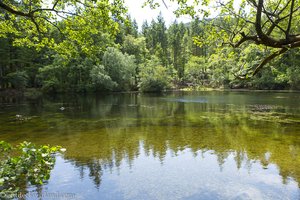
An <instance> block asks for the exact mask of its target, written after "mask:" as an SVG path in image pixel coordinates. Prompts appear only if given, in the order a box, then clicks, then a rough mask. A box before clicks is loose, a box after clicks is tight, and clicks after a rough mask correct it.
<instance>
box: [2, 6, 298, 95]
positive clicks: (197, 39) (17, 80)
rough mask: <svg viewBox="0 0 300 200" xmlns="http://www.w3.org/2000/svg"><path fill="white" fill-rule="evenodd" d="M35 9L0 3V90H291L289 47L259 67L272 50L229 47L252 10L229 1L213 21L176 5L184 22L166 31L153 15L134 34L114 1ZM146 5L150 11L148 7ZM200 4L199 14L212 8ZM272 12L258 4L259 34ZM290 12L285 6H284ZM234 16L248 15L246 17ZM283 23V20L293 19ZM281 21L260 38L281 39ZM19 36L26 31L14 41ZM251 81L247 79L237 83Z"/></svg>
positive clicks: (292, 53) (293, 73) (252, 28)
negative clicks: (188, 19) (187, 17)
mask: <svg viewBox="0 0 300 200" xmlns="http://www.w3.org/2000/svg"><path fill="white" fill-rule="evenodd" d="M42 2H43V1H42V0H39V1H37V2H36V3H35V4H36V5H35V6H34V7H33V8H31V9H29V8H28V6H26V5H27V4H28V2H27V1H24V2H23V4H19V3H18V1H15V3H11V2H9V1H4V3H6V5H9V6H10V8H13V11H12V10H8V9H4V8H3V5H2V6H1V5H0V11H1V12H0V14H1V15H0V17H1V19H2V21H1V23H0V25H1V27H3V31H2V32H1V33H0V37H1V38H0V52H1V54H0V78H1V79H0V89H7V88H15V89H24V88H26V87H28V88H42V89H43V90H44V91H46V92H95V91H129V90H141V91H144V92H148V91H149V92H150V91H151V92H153V91H162V90H166V89H171V88H181V87H187V86H191V87H218V88H219V87H230V88H255V89H299V87H300V85H299V83H300V78H299V77H300V70H299V69H298V68H299V56H300V52H299V50H298V48H292V47H293V46H291V47H290V48H289V49H288V51H287V49H286V47H278V48H279V49H282V51H284V52H281V53H285V54H283V56H282V57H278V58H277V59H273V58H272V59H270V60H269V59H268V56H269V55H272V54H273V53H274V52H275V50H274V49H276V48H277V47H273V46H272V45H270V44H265V43H264V42H265V41H263V42H260V41H253V40H251V39H249V40H245V41H243V42H242V43H239V41H240V40H242V39H243V38H244V37H246V36H244V34H245V33H244V32H245V30H246V29H247V30H249V33H248V35H249V34H250V35H251V34H252V32H253V34H254V32H257V31H258V29H257V27H256V25H257V24H256V23H258V22H257V18H258V16H257V13H259V10H258V9H254V8H252V7H253V5H252V4H251V2H252V1H249V2H248V1H247V2H244V4H243V3H242V4H241V5H240V7H239V10H238V9H237V8H235V7H232V6H233V5H232V4H231V3H232V1H228V2H227V3H226V4H222V2H220V5H219V6H220V8H223V9H221V10H219V11H218V12H220V13H221V14H222V16H223V17H216V18H215V19H211V18H209V19H208V18H207V17H208V16H209V15H208V13H206V12H205V11H203V10H197V9H196V7H195V6H190V7H189V6H187V5H189V4H188V3H186V2H179V5H180V6H179V9H178V10H176V13H177V14H178V15H179V14H190V15H192V16H194V17H195V18H194V19H193V20H192V21H191V22H190V23H187V24H183V23H178V22H177V21H174V22H173V23H172V24H171V25H170V26H169V27H167V26H166V23H165V21H164V19H163V17H162V15H161V14H160V15H159V16H158V17H157V19H156V20H152V21H151V23H150V24H148V22H146V21H145V22H144V24H143V25H142V27H141V30H140V31H138V26H137V23H136V21H135V20H132V19H131V18H130V16H126V9H125V8H124V6H123V3H122V1H114V3H111V2H110V1H106V0H97V1H84V3H83V4H81V6H80V5H79V4H80V3H79V2H80V1H73V0H68V1H63V2H60V1H53V4H51V5H52V6H53V7H51V6H50V9H45V7H44V4H43V3H42ZM55 2H58V3H57V4H55ZM148 2H149V3H150V4H151V5H156V4H155V1H148ZM195 2H198V1H195ZM297 2H298V1H296V3H297ZM68 3H74V4H73V5H72V6H71V7H72V8H73V9H70V10H72V13H69V12H67V13H64V12H65V11H63V9H64V8H65V7H66V6H67V4H68ZM201 3H203V6H207V5H209V4H211V3H212V2H209V1H208V2H204V1H203V2H201ZM252 3H253V2H252ZM294 3H295V2H294ZM249 4H250V7H249ZM281 4H282V5H281ZM281 4H280V3H279V4H278V5H279V7H278V8H277V10H280V9H281V10H282V13H283V14H284V13H285V16H286V18H289V16H290V15H288V14H289V13H288V12H287V11H286V8H284V7H283V5H285V4H286V2H282V3H281ZM193 5H194V4H193ZM276 5H277V4H275V2H274V5H271V4H269V3H268V2H265V9H266V10H265V11H262V14H263V15H267V16H263V17H262V19H263V21H264V23H265V26H266V27H265V28H264V31H267V30H269V29H268V28H267V26H268V27H269V26H271V27H273V26H274V24H273V26H272V21H271V22H270V19H268V12H267V11H271V10H272V9H273V10H274V13H276V12H277V11H276V9H275V8H274V6H276ZM69 6H70V5H69ZM251 6H252V7H251ZM291 6H292V5H290V4H288V6H287V7H291ZM256 7H258V6H256ZM28 9H29V10H28ZM243 9H249V13H247V12H243V11H242V10H243ZM295 9H296V7H295ZM33 11H35V12H33ZM73 11H74V12H73ZM236 12H237V13H236ZM230 13H231V14H230ZM282 13H280V16H282ZM31 14H32V17H30V16H29V15H31ZM198 14H203V15H200V17H201V18H199V17H196V16H199V15H198ZM59 16H60V17H59ZM293 17H294V18H291V20H295V19H297V17H298V16H297V15H295V16H293ZM274 19H275V16H274ZM291 20H286V19H282V20H281V21H280V23H279V24H277V26H275V27H273V28H272V30H270V31H271V32H270V35H271V36H272V37H274V38H282V33H280V31H281V30H280V28H278V27H281V26H282V27H285V26H286V25H285V24H288V23H289V22H290V21H291ZM251 21H254V22H255V24H256V25H253V24H252V23H250V22H251ZM20 25H22V26H20ZM23 25H24V26H23ZM25 28H26V29H30V30H32V31H31V32H26V34H23V35H22V36H21V33H25V31H24V29H25ZM298 30H299V27H298V26H297V24H295V23H294V22H293V23H291V27H290V28H289V33H290V32H292V33H296V32H297V31H298ZM233 32H235V34H233ZM281 32H282V31H281ZM271 33H272V34H271ZM288 36H289V35H288ZM288 36H287V38H288ZM247 37H248V36H247ZM249 37H250V36H249ZM259 37H260V36H259ZM262 40H263V39H262ZM290 40H291V38H289V41H290ZM251 42H252V43H251ZM237 43H238V45H236V44H237ZM226 44H231V45H226ZM286 44H288V43H286ZM290 45H294V43H293V44H290ZM236 47H239V48H236ZM286 51H287V52H286ZM281 53H280V54H281ZM275 54H276V53H275ZM278 55H279V54H278ZM276 56H277V54H276ZM262 58H267V62H265V63H264V60H262ZM271 61H272V62H271ZM261 63H264V64H263V66H264V69H261V68H262V65H261ZM251 73H253V74H256V76H254V77H252V79H247V80H241V78H243V79H245V77H246V78H247V77H249V76H250V74H251Z"/></svg>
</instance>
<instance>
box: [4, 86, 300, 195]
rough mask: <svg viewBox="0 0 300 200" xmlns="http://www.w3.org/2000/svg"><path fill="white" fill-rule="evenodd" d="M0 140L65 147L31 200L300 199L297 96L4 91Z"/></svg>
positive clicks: (32, 188)
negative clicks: (22, 94) (17, 94)
mask: <svg viewBox="0 0 300 200" xmlns="http://www.w3.org/2000/svg"><path fill="white" fill-rule="evenodd" d="M62 107H63V108H64V109H61V108H62ZM16 115H22V116H24V117H25V118H26V120H24V121H22V122H21V121H17V120H16ZM0 140H5V141H7V142H10V143H12V144H18V143H20V142H22V141H24V140H26V141H30V142H33V143H35V144H50V145H60V146H63V147H64V148H66V149H67V151H66V152H65V153H64V155H58V156H57V160H56V164H55V167H54V169H53V171H52V172H51V177H50V179H49V180H48V181H47V182H46V183H45V184H44V185H43V186H37V187H36V186H30V185H28V186H27V188H26V190H27V192H28V193H27V195H26V199H54V198H53V197H55V199H89V200H93V199H97V200H98V199H137V200H140V199H171V200H174V199H189V200H192V199H197V200H199V199H203V200H204V199H205V200H210V199H212V200H215V199H255V200H259V199H264V200H265V199H300V188H299V187H300V93H297V92H255V91H253V92H242V91H239V92H238V91H236V92H233V91H231V92H230V91H224V92H221V91H210V92H174V93H167V94H161V95H150V94H149V95H146V94H137V93H130V94H111V95H95V96H76V95H67V96H55V97H50V96H48V97H47V96H45V97H42V98H38V99H26V98H18V99H14V98H8V97H2V98H0ZM55 195H56V196H55Z"/></svg>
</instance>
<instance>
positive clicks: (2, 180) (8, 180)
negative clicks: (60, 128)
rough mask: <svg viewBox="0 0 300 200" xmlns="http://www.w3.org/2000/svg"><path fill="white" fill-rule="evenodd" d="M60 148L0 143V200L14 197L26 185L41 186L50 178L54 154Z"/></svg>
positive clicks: (27, 143) (25, 143)
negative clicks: (14, 145)
mask: <svg viewBox="0 0 300 200" xmlns="http://www.w3.org/2000/svg"><path fill="white" fill-rule="evenodd" d="M60 150H63V149H62V148H61V147H49V146H46V145H44V146H40V147H36V146H35V145H33V144H31V143H29V142H23V143H21V144H20V145H19V146H17V147H13V146H11V145H10V144H9V143H6V142H4V141H0V153H1V154H0V155H1V156H0V198H1V199H2V197H3V198H9V197H12V198H13V197H15V195H16V194H17V193H18V192H20V191H21V190H22V189H24V187H26V185H27V183H30V184H32V185H38V184H43V182H44V181H46V180H48V179H49V178H50V171H51V169H52V168H53V166H54V163H55V156H54V154H55V153H57V152H58V151H60Z"/></svg>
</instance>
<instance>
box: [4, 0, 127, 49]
mask: <svg viewBox="0 0 300 200" xmlns="http://www.w3.org/2000/svg"><path fill="white" fill-rule="evenodd" d="M125 13H126V9H125V7H124V5H123V1H122V0H114V1H109V0H64V1H62V0H53V1H46V0H35V1H32V0H22V1H18V0H1V1H0V19H1V21H0V27H1V31H0V37H7V36H8V35H9V34H13V35H14V36H15V37H14V43H15V44H19V45H23V44H26V45H27V46H28V45H37V44H38V45H40V46H45V45H46V44H47V45H50V44H51V45H54V44H55V43H54V40H53V38H51V34H50V31H51V30H52V29H53V27H55V28H56V29H57V30H58V31H59V32H60V33H61V35H62V37H65V38H70V39H71V40H73V39H76V38H77V41H80V42H82V44H84V43H85V41H83V39H84V38H85V37H80V34H81V33H83V34H84V33H85V32H87V31H89V34H90V35H91V36H92V35H94V34H97V33H98V31H99V30H98V29H97V28H99V27H100V28H101V29H100V30H109V31H108V32H109V34H111V35H115V34H116V33H117V31H118V25H117V21H120V20H123V19H124V14H125ZM62 22H63V23H62ZM24 33H26V34H24ZM80 39H82V40H80ZM38 47H39V46H38Z"/></svg>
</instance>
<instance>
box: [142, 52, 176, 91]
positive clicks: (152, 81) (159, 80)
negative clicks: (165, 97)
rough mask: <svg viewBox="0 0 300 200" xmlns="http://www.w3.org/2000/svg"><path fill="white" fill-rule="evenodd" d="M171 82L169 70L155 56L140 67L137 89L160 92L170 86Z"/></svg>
mask: <svg viewBox="0 0 300 200" xmlns="http://www.w3.org/2000/svg"><path fill="white" fill-rule="evenodd" d="M171 82H172V77H171V75H170V73H169V70H168V69H167V68H166V67H163V66H162V65H160V63H159V61H158V59H157V58H155V57H154V58H152V60H151V61H148V62H146V64H145V65H144V66H143V67H142V68H141V71H140V81H139V89H140V91H142V92H162V91H164V90H166V89H168V88H171V84H170V83H171Z"/></svg>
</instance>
